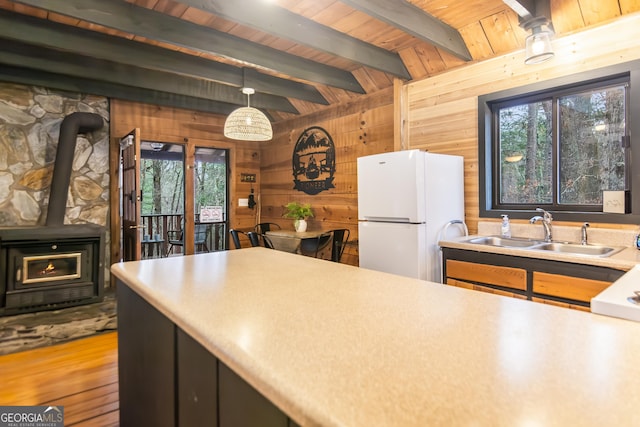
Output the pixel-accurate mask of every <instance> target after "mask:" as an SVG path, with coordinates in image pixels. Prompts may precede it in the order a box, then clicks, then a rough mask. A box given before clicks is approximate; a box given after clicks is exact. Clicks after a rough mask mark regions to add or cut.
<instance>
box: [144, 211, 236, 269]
mask: <svg viewBox="0 0 640 427" xmlns="http://www.w3.org/2000/svg"><path fill="white" fill-rule="evenodd" d="M183 217H184V214H147V215H142V224H141V225H142V226H143V227H144V228H143V230H144V233H143V239H142V242H143V245H142V246H143V247H142V258H143V259H146V258H156V257H158V256H165V255H166V254H167V251H168V249H169V247H170V245H169V237H170V234H173V235H175V233H169V232H170V231H171V232H180V231H182V229H183V227H184V225H183ZM195 220H196V224H199V222H198V217H197V216H196V218H195ZM205 224H206V225H207V234H206V241H205V243H206V247H207V248H208V249H209V251H223V250H225V249H226V234H227V233H226V223H225V222H211V223H205ZM181 253H183V247H182V246H174V248H173V250H172V254H181Z"/></svg>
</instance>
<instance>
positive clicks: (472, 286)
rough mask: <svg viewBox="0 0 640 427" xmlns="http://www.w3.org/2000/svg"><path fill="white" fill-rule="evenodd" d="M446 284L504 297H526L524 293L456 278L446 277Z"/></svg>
mask: <svg viewBox="0 0 640 427" xmlns="http://www.w3.org/2000/svg"><path fill="white" fill-rule="evenodd" d="M447 285H450V286H456V287H458V288H465V289H471V290H474V291H481V292H487V293H489V294H496V295H503V296H505V297H511V298H518V299H527V296H526V295H522V294H516V293H513V292H509V291H503V290H500V289H494V288H490V287H488V286H481V285H476V284H473V283H468V282H463V281H462V280H456V279H451V278H447Z"/></svg>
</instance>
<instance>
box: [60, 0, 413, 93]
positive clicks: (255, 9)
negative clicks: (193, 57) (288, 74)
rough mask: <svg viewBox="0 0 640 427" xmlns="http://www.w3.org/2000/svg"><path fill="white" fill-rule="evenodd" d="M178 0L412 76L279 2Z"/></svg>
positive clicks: (383, 53)
mask: <svg viewBox="0 0 640 427" xmlns="http://www.w3.org/2000/svg"><path fill="white" fill-rule="evenodd" d="M60 1H61V0H60ZM177 1H178V2H180V3H182V4H186V5H189V6H191V7H195V8H196V9H200V10H204V11H205V12H210V13H213V14H215V15H217V16H220V17H222V18H224V19H227V20H229V21H233V22H237V23H239V24H242V25H246V26H248V27H251V28H254V29H257V30H260V31H262V32H265V33H267V34H271V35H274V36H277V37H280V38H283V39H286V40H290V41H293V42H295V43H298V44H302V45H305V46H308V47H311V48H313V49H317V50H320V51H322V52H326V53H329V54H331V55H335V56H338V57H340V58H344V59H348V60H350V61H353V62H356V63H358V64H360V65H363V66H366V67H370V68H374V69H376V70H380V71H383V72H385V73H389V74H392V75H394V76H396V77H399V78H402V79H406V80H410V79H411V75H410V74H409V71H407V68H406V67H405V66H404V63H403V62H402V59H401V58H400V55H398V54H397V53H394V52H390V51H388V50H385V49H382V48H379V47H377V46H374V45H372V44H370V43H366V42H363V41H362V40H358V39H356V38H355V37H351V36H349V35H346V34H344V33H341V32H339V31H337V30H334V29H333V28H330V27H327V26H324V25H321V24H319V23H317V22H315V21H312V20H311V19H308V18H305V17H304V16H300V15H298V14H295V13H293V12H291V11H289V10H287V9H285V8H282V7H279V6H276V5H275V4H268V2H264V1H255V0H232V1H230V0H177Z"/></svg>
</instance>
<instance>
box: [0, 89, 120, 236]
mask: <svg viewBox="0 0 640 427" xmlns="http://www.w3.org/2000/svg"><path fill="white" fill-rule="evenodd" d="M76 111H79V112H91V113H97V114H99V115H101V116H102V117H103V118H104V119H105V126H104V127H103V128H102V129H100V130H98V131H96V132H92V133H90V134H86V135H85V134H81V135H79V136H78V138H77V141H76V150H75V155H74V160H73V171H72V174H71V184H70V188H69V197H68V200H67V209H66V214H65V224H82V223H93V224H98V225H103V226H107V225H108V223H107V221H108V218H109V192H108V190H109V159H108V155H109V123H108V122H109V101H108V99H107V98H105V97H99V96H92V95H83V94H77V93H70V92H62V91H55V90H50V89H46V88H41V87H33V86H22V85H16V84H10V83H3V82H0V226H2V227H10V226H28V225H44V221H45V220H46V213H47V204H48V198H49V187H50V184H51V175H52V172H53V165H54V161H55V156H56V149H57V146H58V135H59V133H60V124H61V123H62V120H63V119H64V117H66V116H67V115H69V114H71V113H73V112H76Z"/></svg>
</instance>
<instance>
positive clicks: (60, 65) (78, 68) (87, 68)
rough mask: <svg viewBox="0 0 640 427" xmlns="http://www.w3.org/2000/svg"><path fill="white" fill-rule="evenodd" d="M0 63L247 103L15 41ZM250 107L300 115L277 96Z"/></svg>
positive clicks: (191, 83) (223, 90)
mask: <svg viewBox="0 0 640 427" xmlns="http://www.w3.org/2000/svg"><path fill="white" fill-rule="evenodd" d="M0 64H5V65H11V66H15V67H23V68H29V69H32V70H39V71H48V72H52V73H56V74H64V75H67V76H73V77H86V76H91V79H92V80H93V81H96V80H97V81H102V82H107V83H112V84H118V85H123V86H135V87H139V88H142V89H148V90H157V91H159V92H168V93H173V94H176V95H184V96H187V97H193V98H203V99H207V100H209V101H218V102H223V103H225V104H232V105H236V106H238V105H240V106H244V105H246V104H247V97H246V96H245V95H243V94H242V93H241V92H240V90H239V89H238V88H236V87H232V86H228V85H223V84H220V83H216V82H212V81H210V80H204V79H195V78H192V77H186V76H180V75H176V74H170V73H166V72H162V71H155V70H148V69H144V68H139V67H133V66H130V65H124V64H119V63H116V62H111V61H105V60H103V59H96V58H91V57H87V56H81V55H76V54H73V53H69V52H64V51H58V50H52V49H47V48H43V47H39V46H33V45H28V44H25V43H21V42H17V41H7V40H3V39H0ZM251 104H252V106H254V107H256V108H263V109H271V110H277V111H284V112H287V113H292V114H299V111H298V110H297V109H296V108H295V107H294V106H293V105H292V104H291V102H290V101H289V100H288V99H287V98H283V97H280V96H274V95H269V94H264V93H256V94H255V95H254V96H253V97H252V98H251Z"/></svg>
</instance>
